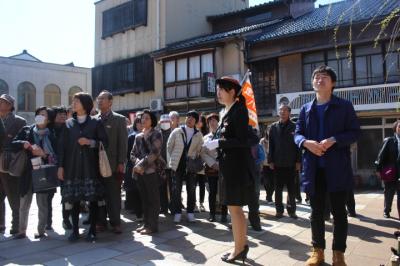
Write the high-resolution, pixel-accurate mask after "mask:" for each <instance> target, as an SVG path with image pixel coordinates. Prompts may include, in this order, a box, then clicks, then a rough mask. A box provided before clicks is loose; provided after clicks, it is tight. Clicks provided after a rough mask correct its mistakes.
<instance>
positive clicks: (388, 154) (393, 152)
mask: <svg viewBox="0 0 400 266" xmlns="http://www.w3.org/2000/svg"><path fill="white" fill-rule="evenodd" d="M375 166H376V170H377V171H381V170H382V168H383V167H385V166H395V167H396V170H397V171H396V173H397V178H399V177H400V175H399V170H400V158H399V149H398V142H397V138H396V136H393V137H388V138H385V140H384V141H383V145H382V148H381V150H380V151H379V153H378V156H377V158H376V161H375Z"/></svg>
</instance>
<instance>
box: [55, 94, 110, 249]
mask: <svg viewBox="0 0 400 266" xmlns="http://www.w3.org/2000/svg"><path fill="white" fill-rule="evenodd" d="M72 109H73V115H72V118H70V119H68V120H67V121H66V123H65V127H64V130H63V131H62V134H61V138H60V141H61V143H60V145H59V148H60V149H59V152H58V157H59V168H58V178H59V179H60V180H62V181H63V185H62V187H61V195H62V202H63V203H68V205H69V207H72V211H71V217H72V233H71V235H70V236H69V238H68V239H69V241H71V242H73V241H76V240H78V239H79V212H80V202H81V201H89V202H90V205H89V217H90V227H89V231H88V233H87V235H86V240H87V241H90V242H94V241H95V240H96V216H97V209H98V201H99V200H102V199H103V193H104V189H103V187H102V183H101V180H100V178H102V177H101V176H100V170H99V143H100V142H102V143H103V144H104V145H105V146H107V135H106V132H105V129H104V127H103V125H102V123H101V121H100V120H97V119H95V118H92V117H91V116H90V112H91V110H92V109H93V99H92V96H90V94H88V93H84V92H79V93H77V94H75V95H74V97H73V100H72Z"/></svg>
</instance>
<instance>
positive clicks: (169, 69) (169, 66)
mask: <svg viewBox="0 0 400 266" xmlns="http://www.w3.org/2000/svg"><path fill="white" fill-rule="evenodd" d="M174 81H175V61H168V62H166V63H165V82H166V83H169V82H174Z"/></svg>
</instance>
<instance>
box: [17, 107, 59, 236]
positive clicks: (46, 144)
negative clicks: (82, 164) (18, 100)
mask: <svg viewBox="0 0 400 266" xmlns="http://www.w3.org/2000/svg"><path fill="white" fill-rule="evenodd" d="M51 111H52V110H51V109H49V108H47V107H44V106H42V107H39V108H38V109H36V112H35V115H36V116H35V123H34V124H33V125H31V126H25V127H23V128H22V129H21V131H20V132H19V133H18V135H17V136H16V137H15V139H14V141H13V142H12V145H13V147H14V148H15V149H16V150H22V149H25V150H26V151H27V153H28V161H27V165H26V169H25V171H24V173H23V174H22V176H21V179H20V196H21V199H20V209H19V234H18V235H17V236H16V238H25V237H26V228H27V226H28V216H29V209H30V207H31V203H32V196H33V191H32V163H31V160H30V159H31V158H34V157H37V158H40V159H41V161H42V162H43V163H44V164H56V163H57V159H56V155H55V154H56V150H55V148H56V146H57V145H56V143H57V141H56V137H55V135H54V133H53V131H51V130H49V127H48V125H49V119H48V117H49V113H50V112H51ZM48 192H49V191H44V192H38V193H36V202H37V205H38V209H39V223H38V227H37V229H38V232H37V233H36V234H35V238H42V237H44V236H45V228H46V223H47V212H48V207H47V196H48Z"/></svg>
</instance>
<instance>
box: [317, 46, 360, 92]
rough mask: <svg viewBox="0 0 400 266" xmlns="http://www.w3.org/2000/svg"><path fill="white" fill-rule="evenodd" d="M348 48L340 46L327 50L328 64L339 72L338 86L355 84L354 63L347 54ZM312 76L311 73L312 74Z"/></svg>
mask: <svg viewBox="0 0 400 266" xmlns="http://www.w3.org/2000/svg"><path fill="white" fill-rule="evenodd" d="M347 52H348V50H347V49H345V48H339V49H337V50H329V51H328V52H327V65H328V66H330V67H332V68H333V69H334V70H335V71H336V74H337V80H336V87H339V88H340V87H351V86H353V85H354V84H353V65H352V64H351V63H350V60H349V57H348V55H347ZM310 78H311V75H310Z"/></svg>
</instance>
